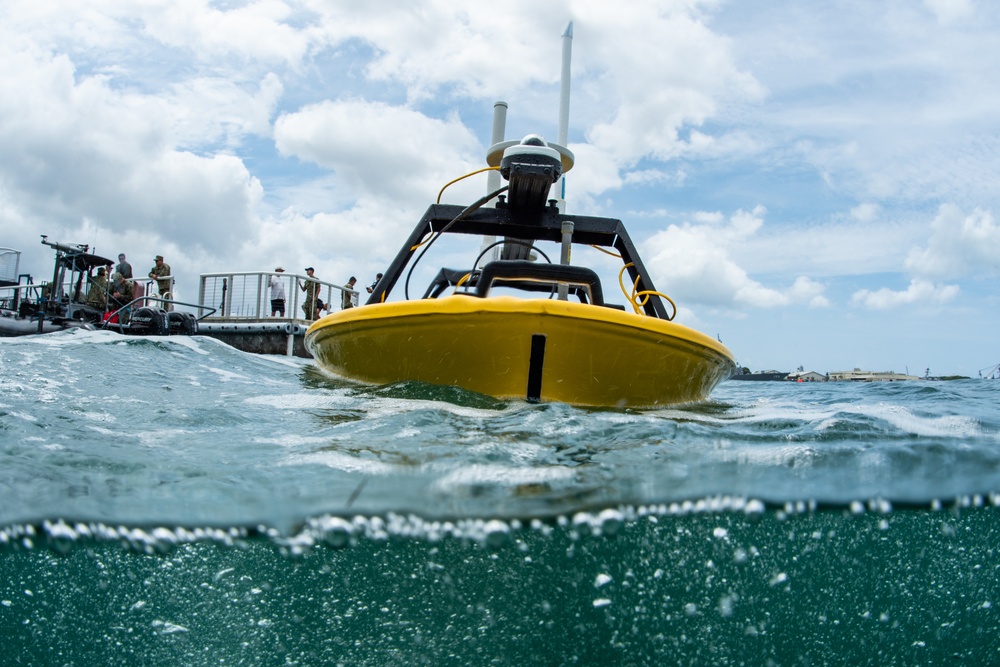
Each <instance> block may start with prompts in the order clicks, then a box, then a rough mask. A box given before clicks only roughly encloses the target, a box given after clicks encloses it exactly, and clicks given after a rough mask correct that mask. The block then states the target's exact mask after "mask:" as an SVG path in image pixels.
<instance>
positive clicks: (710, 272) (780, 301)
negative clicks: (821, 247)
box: [646, 206, 829, 308]
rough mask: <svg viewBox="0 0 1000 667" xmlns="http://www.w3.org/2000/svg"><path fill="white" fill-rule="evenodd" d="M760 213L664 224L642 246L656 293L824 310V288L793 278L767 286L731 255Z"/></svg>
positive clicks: (716, 301)
mask: <svg viewBox="0 0 1000 667" xmlns="http://www.w3.org/2000/svg"><path fill="white" fill-rule="evenodd" d="M763 214H764V209H763V207H759V206H758V207H757V208H755V209H753V210H752V211H738V212H737V213H735V214H734V215H732V216H731V217H730V218H729V219H728V220H724V219H723V218H722V216H721V215H719V214H717V213H707V214H703V215H701V216H698V217H697V221H696V222H693V223H692V222H688V223H685V224H683V225H670V227H668V228H667V229H666V230H664V231H661V232H659V233H657V234H655V235H654V236H653V237H652V238H651V239H649V242H648V243H647V244H646V245H647V247H648V249H649V252H651V254H649V257H650V259H649V260H648V261H647V268H649V270H650V272H651V273H652V274H653V279H654V281H655V282H656V284H657V285H658V286H659V287H660V289H661V290H663V291H665V292H667V293H670V294H672V295H675V296H676V297H677V298H679V299H681V300H683V301H686V302H694V303H700V304H704V305H713V306H734V307H753V308H775V307H780V306H788V305H791V304H805V305H808V306H809V307H814V308H815V307H825V306H828V305H829V301H828V300H827V299H826V297H825V296H824V295H823V292H824V289H825V288H824V286H823V285H822V284H820V283H818V282H816V281H814V280H812V279H810V278H808V277H806V276H799V277H797V278H796V279H795V281H794V282H793V284H792V285H791V286H789V287H787V288H785V289H776V288H773V287H767V286H765V285H764V284H762V283H760V282H758V281H757V280H754V279H753V278H751V277H750V276H749V275H748V274H747V272H746V271H745V270H744V269H743V268H742V267H740V266H739V265H738V264H737V263H736V262H735V261H734V260H733V258H732V256H731V248H732V247H734V246H738V245H740V244H742V243H744V242H745V241H746V240H747V239H749V238H751V237H752V236H754V235H755V234H756V233H757V232H758V231H759V230H760V229H761V227H762V226H763V224H764V220H763Z"/></svg>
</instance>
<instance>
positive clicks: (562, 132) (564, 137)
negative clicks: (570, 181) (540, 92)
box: [556, 21, 573, 211]
mask: <svg viewBox="0 0 1000 667" xmlns="http://www.w3.org/2000/svg"><path fill="white" fill-rule="evenodd" d="M572 57H573V22H572V21H570V22H569V23H567V24H566V29H565V30H564V31H563V34H562V76H561V78H560V81H559V138H558V139H557V140H556V143H558V144H559V145H560V146H568V145H569V73H570V72H569V64H570V60H572ZM556 197H557V199H558V202H557V204H558V206H559V210H560V211H563V210H564V209H565V208H566V175H565V174H563V175H562V176H560V177H559V180H558V181H557V182H556Z"/></svg>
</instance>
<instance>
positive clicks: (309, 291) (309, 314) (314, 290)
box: [299, 266, 319, 320]
mask: <svg viewBox="0 0 1000 667" xmlns="http://www.w3.org/2000/svg"><path fill="white" fill-rule="evenodd" d="M313 271H315V269H314V268H313V267H311V266H309V267H306V275H307V276H308V278H306V284H305V285H303V284H302V283H301V282H300V283H299V288H301V289H302V291H303V292H305V293H306V299H305V302H304V303H303V304H302V311H303V312H304V313H305V314H306V319H307V320H318V319H319V308H318V306H319V298H318V297H319V281H317V280H316V276H314V275H313Z"/></svg>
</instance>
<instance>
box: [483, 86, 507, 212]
mask: <svg viewBox="0 0 1000 667" xmlns="http://www.w3.org/2000/svg"><path fill="white" fill-rule="evenodd" d="M506 131H507V103H506V102H500V101H497V102H495V103H494V104H493V141H491V142H490V145H491V146H496V145H497V144H499V143H500V142H501V141H503V135H504V133H505V132H506ZM500 183H501V180H500V172H499V171H495V170H494V171H491V172H490V173H489V174H487V177H486V192H487V194H489V193H490V192H496V191H497V190H499V189H500Z"/></svg>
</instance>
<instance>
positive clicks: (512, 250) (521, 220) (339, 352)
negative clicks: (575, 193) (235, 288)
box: [305, 135, 735, 408]
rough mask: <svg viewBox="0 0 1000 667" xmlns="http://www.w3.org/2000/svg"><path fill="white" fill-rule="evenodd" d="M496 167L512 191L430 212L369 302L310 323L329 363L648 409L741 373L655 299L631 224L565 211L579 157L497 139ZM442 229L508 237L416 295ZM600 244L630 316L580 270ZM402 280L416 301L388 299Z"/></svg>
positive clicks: (398, 376)
mask: <svg viewBox="0 0 1000 667" xmlns="http://www.w3.org/2000/svg"><path fill="white" fill-rule="evenodd" d="M487 163H488V164H490V166H491V167H492V168H495V169H497V170H499V171H500V174H501V175H502V176H503V178H504V179H506V180H507V181H508V184H507V185H506V186H503V187H501V188H499V189H497V190H495V191H493V192H491V193H489V194H487V195H486V196H485V197H483V198H482V199H480V200H479V201H477V202H475V203H473V204H472V205H470V206H468V207H465V208H462V207H460V206H453V205H444V204H433V205H431V206H430V208H428V209H427V212H426V213H425V214H424V216H423V218H422V219H421V220H420V222H419V223H418V224H417V226H416V227H415V228H414V230H413V233H412V234H411V235H410V237H409V238H408V239H407V241H406V243H405V244H404V245H403V247H402V249H401V250H400V251H399V253H398V254H397V256H396V258H395V260H394V261H393V262H392V264H391V265H390V266H389V267H388V268H387V269H386V271H385V273H384V275H383V276H382V278H381V279H380V280H379V281H378V283H377V284H376V285H375V286H374V289H373V290H372V295H371V297H370V298H369V299H368V302H367V303H366V304H365V305H363V306H361V307H358V308H349V309H346V310H342V311H340V312H336V313H333V314H330V315H327V316H326V317H324V318H322V319H321V320H319V321H317V322H315V323H314V324H313V325H312V326H311V327H310V328H309V330H308V331H307V332H306V338H305V343H306V347H307V348H308V349H309V351H310V352H311V353H312V355H313V357H315V359H316V361H317V363H318V364H319V365H320V366H321V367H323V368H324V369H326V370H328V371H330V372H332V373H335V374H337V375H340V376H343V377H346V378H351V379H355V380H360V381H362V382H368V383H375V384H388V383H393V382H401V381H407V380H416V381H422V382H428V383H432V384H438V385H451V386H457V387H462V388H464V389H468V390H471V391H476V392H480V393H483V394H488V395H490V396H496V397H498V398H516V399H523V400H528V401H561V402H565V403H570V404H573V405H582V406H609V407H641V408H649V407H658V406H664V405H672V404H678V403H687V402H692V401H698V400H702V399H705V398H706V397H707V396H708V395H709V393H710V392H711V391H712V388H713V387H715V385H716V384H717V383H718V382H719V381H721V380H723V379H725V378H727V377H729V376H730V375H731V374H732V371H733V370H734V368H735V363H734V360H733V356H732V354H731V353H730V352H729V350H728V349H726V347H725V346H724V345H722V344H721V343H720V342H718V341H716V340H714V339H712V338H710V337H708V336H706V335H704V334H702V333H699V332H697V331H695V330H693V329H690V328H688V327H685V326H683V325H680V324H676V323H674V322H672V321H671V320H672V319H673V316H674V315H675V314H676V308H675V306H674V304H673V301H671V300H670V299H669V298H668V297H666V296H665V295H663V294H660V293H659V292H657V291H656V289H655V287H654V286H653V282H652V280H651V279H650V276H649V274H648V273H647V271H646V268H645V266H644V265H643V263H642V261H641V259H640V258H639V255H638V253H637V252H636V250H635V246H634V245H633V243H632V240H631V239H630V238H629V235H628V233H627V232H626V230H625V227H624V225H623V224H622V222H621V221H620V220H617V219H613V218H600V217H588V216H570V215H565V214H563V213H561V212H560V210H559V208H558V206H557V205H556V202H555V200H548V196H549V190H550V188H551V187H552V185H553V183H555V182H556V181H557V180H558V179H559V178H560V176H561V175H562V173H563V172H564V171H566V170H568V169H569V168H571V167H572V165H573V155H572V154H571V153H570V152H569V150H567V149H565V148H563V147H561V146H557V145H555V144H547V143H546V142H545V141H544V140H543V139H542V138H541V137H538V136H537V135H529V136H528V137H526V138H525V139H524V140H522V141H521V142H502V143H498V144H496V145H494V146H493V147H492V148H491V149H490V152H489V155H488V157H487ZM490 203H493V205H492V206H488V204H490ZM444 235H448V236H449V237H451V236H454V235H467V236H468V235H473V236H482V237H486V238H487V239H489V238H491V237H492V238H501V239H502V240H499V241H495V242H492V243H491V242H486V243H484V244H483V247H481V249H480V252H479V256H478V257H477V258H476V260H475V261H474V262H472V263H471V264H470V265H469V267H468V268H466V269H460V270H454V269H441V271H440V272H439V273H438V274H437V276H436V277H435V278H434V280H433V281H432V282H431V285H430V287H428V288H427V290H426V292H425V293H424V294H423V297H422V298H419V299H410V295H409V281H410V278H411V276H412V273H413V268H414V266H415V265H416V264H417V263H418V262H419V261H420V259H421V258H422V257H423V256H424V254H425V253H426V252H427V251H428V250H429V249H430V247H431V246H432V245H433V244H434V243H435V242H436V241H438V240H439V239H440V238H441V237H442V236H444ZM547 244H548V245H549V246H553V247H550V248H549V250H550V252H553V248H554V249H555V250H558V251H559V253H560V261H559V262H558V263H552V262H551V261H550V260H549V256H548V254H546V252H545V250H544V248H545V246H546V245H547ZM589 247H593V248H597V249H602V250H604V252H606V253H608V254H612V255H614V256H615V257H619V258H620V260H621V262H622V267H621V271H620V273H619V283H620V284H621V285H622V289H623V292H624V300H625V301H626V302H627V304H628V311H626V310H625V307H623V306H621V305H614V304H609V303H605V301H604V292H603V289H602V286H601V281H600V278H599V277H598V274H597V273H596V272H595V271H594V270H592V269H590V268H587V267H583V266H577V265H573V264H571V263H570V257H571V256H572V253H573V251H574V250H578V249H582V248H589ZM553 254H555V253H554V252H553ZM491 255H492V256H491ZM407 267H409V269H407ZM626 273H627V275H628V277H629V283H628V286H626V284H625V282H624V278H623V276H624V275H625V274H626ZM404 274H405V275H404ZM401 280H402V281H403V286H404V300H402V301H389V300H388V297H389V294H390V292H391V291H392V290H393V288H394V287H396V286H397V283H398V282H400V281H401ZM446 293H447V294H446ZM668 304H669V310H668V307H667V306H668Z"/></svg>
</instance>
